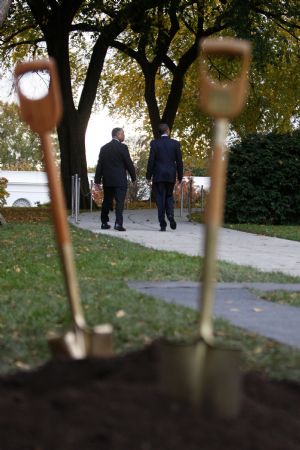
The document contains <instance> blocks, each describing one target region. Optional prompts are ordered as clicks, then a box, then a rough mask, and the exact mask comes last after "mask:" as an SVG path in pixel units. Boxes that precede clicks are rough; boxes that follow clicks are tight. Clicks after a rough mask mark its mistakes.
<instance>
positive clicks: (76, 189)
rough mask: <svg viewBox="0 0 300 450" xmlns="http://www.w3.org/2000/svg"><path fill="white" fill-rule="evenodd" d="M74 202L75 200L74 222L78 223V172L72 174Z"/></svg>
mask: <svg viewBox="0 0 300 450" xmlns="http://www.w3.org/2000/svg"><path fill="white" fill-rule="evenodd" d="M74 184H75V189H74V202H75V223H78V174H77V173H76V174H75V175H74Z"/></svg>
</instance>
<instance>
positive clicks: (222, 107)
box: [200, 38, 251, 119]
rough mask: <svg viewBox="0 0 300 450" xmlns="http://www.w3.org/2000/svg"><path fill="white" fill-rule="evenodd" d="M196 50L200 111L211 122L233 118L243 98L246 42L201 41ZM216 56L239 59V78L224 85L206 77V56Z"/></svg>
mask: <svg viewBox="0 0 300 450" xmlns="http://www.w3.org/2000/svg"><path fill="white" fill-rule="evenodd" d="M200 47H201V51H202V53H201V58H200V108H201V109H202V110H203V111H204V112H205V113H207V114H208V115H210V116H212V117H214V118H215V119H217V118H227V119H233V118H234V117H236V116H238V115H239V114H240V112H241V111H242V109H243V107H244V105H245V101H246V97H247V89H248V69H249V66H250V62H251V46H250V43H249V42H247V41H242V40H238V39H233V38H223V39H222V38H221V39H205V40H203V41H201V43H200ZM216 55H217V56H237V57H240V58H241V60H242V66H241V71H240V76H239V77H238V78H236V79H235V80H233V81H227V82H216V81H215V80H212V79H211V78H210V76H209V74H208V62H207V60H208V58H209V56H216Z"/></svg>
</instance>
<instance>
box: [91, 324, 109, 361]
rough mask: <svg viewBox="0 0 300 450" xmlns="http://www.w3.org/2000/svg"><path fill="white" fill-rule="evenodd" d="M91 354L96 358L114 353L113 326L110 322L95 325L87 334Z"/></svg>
mask: <svg viewBox="0 0 300 450" xmlns="http://www.w3.org/2000/svg"><path fill="white" fill-rule="evenodd" d="M87 340H88V343H87V348H88V354H89V356H92V357H95V358H101V357H109V356H112V355H113V327H112V326H111V325H110V324H102V325H97V326H95V327H94V328H93V329H92V330H91V331H90V333H89V334H88V336H87Z"/></svg>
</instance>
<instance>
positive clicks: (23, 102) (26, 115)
mask: <svg viewBox="0 0 300 450" xmlns="http://www.w3.org/2000/svg"><path fill="white" fill-rule="evenodd" d="M43 70H46V71H48V72H49V75H50V85H49V90H48V94H47V95H46V96H45V97H42V98H39V99H36V100H32V99H30V98H28V97H26V96H25V95H24V94H23V92H22V90H21V88H20V85H19V80H20V78H21V76H22V75H25V74H26V73H30V72H39V71H43ZM15 78H16V82H17V83H16V87H17V93H18V97H19V99H20V112H21V117H22V119H23V120H24V121H25V122H26V123H28V125H29V126H30V128H31V129H32V131H34V132H36V133H38V134H40V135H42V134H44V133H47V132H50V131H52V130H53V129H54V128H55V126H56V125H57V124H58V123H59V121H60V118H61V115H62V102H61V96H60V90H59V84H58V75H57V70H56V65H55V62H54V60H53V59H52V58H50V59H41V60H37V61H29V62H25V63H20V64H18V65H17V66H16V69H15Z"/></svg>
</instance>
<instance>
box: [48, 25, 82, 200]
mask: <svg viewBox="0 0 300 450" xmlns="http://www.w3.org/2000/svg"><path fill="white" fill-rule="evenodd" d="M51 38H52V39H51V40H50V41H49V40H47V46H48V53H49V55H50V56H52V57H53V58H54V59H55V60H56V63H57V69H58V75H59V80H60V88H61V95H62V103H63V117H62V120H61V123H60V124H59V126H58V129H57V132H58V139H59V146H60V156H61V177H62V183H63V188H64V193H65V199H66V203H67V207H68V208H71V199H72V196H71V188H72V185H71V180H72V175H74V174H78V176H79V177H80V182H81V189H80V207H81V208H87V207H88V204H89V182H88V177H87V162H86V155H85V132H86V127H87V123H85V121H84V120H82V117H81V115H80V114H79V112H78V111H77V110H76V108H75V105H74V101H73V93H72V86H71V73H70V63H69V51H68V35H67V34H65V33H61V34H60V33H58V32H57V35H56V36H55V38H53V35H52V36H51Z"/></svg>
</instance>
